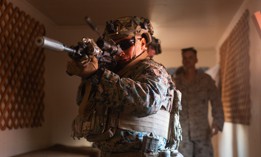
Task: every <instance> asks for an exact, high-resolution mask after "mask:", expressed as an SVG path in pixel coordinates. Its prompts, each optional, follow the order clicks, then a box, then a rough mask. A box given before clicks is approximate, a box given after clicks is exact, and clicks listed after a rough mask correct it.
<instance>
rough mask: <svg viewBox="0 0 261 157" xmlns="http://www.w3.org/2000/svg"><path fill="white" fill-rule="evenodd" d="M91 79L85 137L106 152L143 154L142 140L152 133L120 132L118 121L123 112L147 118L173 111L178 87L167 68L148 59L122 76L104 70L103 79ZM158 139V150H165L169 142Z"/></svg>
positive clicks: (86, 111) (94, 77) (96, 77)
mask: <svg viewBox="0 0 261 157" xmlns="http://www.w3.org/2000/svg"><path fill="white" fill-rule="evenodd" d="M91 80H92V89H91V94H90V97H89V101H88V107H87V109H86V110H85V115H84V116H85V118H86V117H87V119H89V122H90V125H89V126H88V127H87V128H88V129H87V132H86V133H85V134H84V137H85V138H86V139H87V140H88V141H92V142H94V144H95V145H96V146H97V147H98V148H100V149H101V150H102V151H104V152H126V151H127V152H128V151H129V152H131V151H140V150H141V145H142V140H143V137H144V136H145V135H148V134H150V132H146V131H144V132H137V131H134V130H121V129H118V128H117V124H118V123H117V120H118V119H117V118H118V117H119V115H120V114H121V113H123V112H124V114H129V115H134V116H136V117H144V116H148V115H151V114H154V113H156V112H157V111H158V110H160V109H162V108H163V109H165V110H167V111H170V110H171V108H172V103H173V102H172V100H173V90H174V88H175V87H174V83H173V82H172V79H171V76H170V75H169V74H168V73H167V71H166V68H165V67H164V66H163V65H161V64H159V63H156V62H155V61H153V60H151V59H148V58H146V59H144V60H142V61H140V62H138V63H137V64H135V65H133V66H131V67H130V68H129V69H128V70H127V71H126V73H125V74H124V75H122V76H119V75H118V74H117V73H115V72H112V71H110V70H107V69H105V70H104V73H103V74H102V75H101V77H99V76H98V75H94V76H93V77H92V78H91ZM94 80H95V81H94ZM97 80H98V81H97ZM97 82H98V83H97ZM82 86H84V83H83V84H82ZM82 88H84V87H82ZM82 88H80V89H79V90H80V91H81V92H79V97H78V99H77V101H78V102H79V103H80V102H81V97H82V96H81V95H82V94H84V91H82ZM156 138H157V139H158V140H159V143H158V146H157V147H158V150H163V149H165V145H166V143H167V140H166V139H164V138H162V137H159V136H157V135H156Z"/></svg>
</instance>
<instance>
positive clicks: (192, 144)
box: [179, 139, 213, 157]
mask: <svg viewBox="0 0 261 157" xmlns="http://www.w3.org/2000/svg"><path fill="white" fill-rule="evenodd" d="M179 152H180V153H181V154H182V155H184V157H213V147H212V143H211V139H207V140H195V141H191V140H185V139H183V140H182V141H181V143H180V145H179Z"/></svg>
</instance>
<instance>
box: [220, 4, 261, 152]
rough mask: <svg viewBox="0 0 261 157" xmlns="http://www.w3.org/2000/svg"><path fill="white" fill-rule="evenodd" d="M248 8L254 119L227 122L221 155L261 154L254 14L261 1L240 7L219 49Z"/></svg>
mask: <svg viewBox="0 0 261 157" xmlns="http://www.w3.org/2000/svg"><path fill="white" fill-rule="evenodd" d="M245 9H249V12H250V16H251V17H250V22H249V24H250V67H249V68H250V86H251V91H250V92H251V93H250V95H251V121H250V125H240V124H232V123H225V125H224V131H223V133H222V134H220V135H219V141H220V143H219V150H218V152H217V154H219V156H220V157H260V155H261V149H260V145H261V125H260V120H261V116H260V111H261V106H260V104H261V97H260V93H261V86H260V78H261V63H260V58H261V37H260V36H259V34H258V32H257V29H256V27H255V25H254V23H253V21H252V15H253V13H254V12H256V11H260V10H261V1H259V0H245V2H244V3H243V4H242V6H241V8H240V9H239V10H238V12H237V14H236V15H235V17H234V19H233V20H232V21H231V23H230V25H229V26H228V28H227V30H226V32H225V33H224V35H223V37H222V39H221V40H220V42H219V44H218V46H217V49H219V47H220V45H221V44H222V42H223V41H224V40H225V39H226V37H227V36H228V35H229V33H230V31H231V30H232V29H233V27H234V26H235V25H236V22H237V21H238V19H239V18H240V17H241V15H242V14H243V12H244V11H245Z"/></svg>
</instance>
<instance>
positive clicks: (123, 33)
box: [103, 16, 154, 44]
mask: <svg viewBox="0 0 261 157" xmlns="http://www.w3.org/2000/svg"><path fill="white" fill-rule="evenodd" d="M153 33H154V30H153V27H152V25H151V22H150V20H149V19H146V18H144V17H137V16H125V17H120V18H118V19H116V20H110V21H107V22H106V27H105V31H104V34H103V37H104V39H112V40H114V41H115V40H118V39H122V38H126V37H134V36H136V35H140V36H142V37H144V38H145V39H146V42H147V44H149V43H150V42H151V41H152V35H153Z"/></svg>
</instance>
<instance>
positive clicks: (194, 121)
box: [174, 70, 224, 157]
mask: <svg viewBox="0 0 261 157" xmlns="http://www.w3.org/2000/svg"><path fill="white" fill-rule="evenodd" d="M174 80H175V84H176V87H177V89H178V90H180V91H181V93H182V101H181V103H182V111H181V112H180V123H181V127H182V138H183V139H182V141H181V143H180V147H179V151H180V152H181V153H182V154H183V155H184V156H185V157H212V156H213V148H212V143H211V130H210V126H209V121H208V109H209V108H208V103H209V101H210V103H211V108H212V112H211V114H212V117H213V123H215V124H217V126H218V128H219V130H220V131H222V129H223V124H224V114H223V109H222V103H221V99H220V93H219V91H218V89H217V87H216V85H215V82H214V80H213V79H212V78H211V77H210V76H209V75H207V74H205V73H204V72H201V71H199V70H198V71H197V76H196V79H195V81H193V82H192V83H190V84H187V83H186V82H185V80H184V77H183V73H181V74H179V75H177V76H175V78H174ZM193 151H194V152H195V153H194V155H193Z"/></svg>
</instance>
